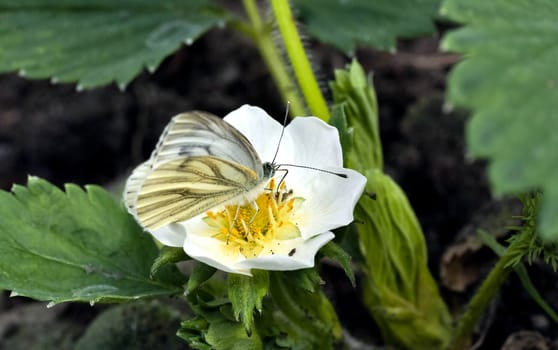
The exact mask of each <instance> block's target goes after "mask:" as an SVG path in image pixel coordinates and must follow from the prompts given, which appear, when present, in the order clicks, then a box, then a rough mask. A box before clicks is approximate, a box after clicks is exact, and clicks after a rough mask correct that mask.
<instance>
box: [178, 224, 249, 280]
mask: <svg viewBox="0 0 558 350" xmlns="http://www.w3.org/2000/svg"><path fill="white" fill-rule="evenodd" d="M226 248H227V247H226V243H225V242H223V241H220V240H217V239H215V238H211V237H204V236H198V235H194V234H189V235H187V237H186V240H185V241H184V251H185V252H186V254H188V256H190V257H191V258H193V259H196V260H198V261H201V262H203V263H204V264H207V265H209V266H213V267H214V268H216V269H218V270H221V271H225V272H232V273H238V274H242V275H248V276H251V273H250V269H245V268H242V267H237V266H236V264H237V263H238V261H242V260H244V259H245V258H244V256H242V255H241V254H240V253H238V255H235V256H231V255H230V250H228V249H226Z"/></svg>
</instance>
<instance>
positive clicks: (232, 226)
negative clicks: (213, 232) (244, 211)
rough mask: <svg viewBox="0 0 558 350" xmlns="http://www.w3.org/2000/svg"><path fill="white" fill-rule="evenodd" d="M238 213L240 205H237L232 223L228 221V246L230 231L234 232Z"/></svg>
mask: <svg viewBox="0 0 558 350" xmlns="http://www.w3.org/2000/svg"><path fill="white" fill-rule="evenodd" d="M227 212H228V211H227ZM239 212H240V204H237V206H236V211H235V212H234V217H233V219H232V221H231V220H230V219H229V223H230V226H229V233H228V234H227V244H229V238H230V237H231V232H232V230H234V225H235V224H236V219H238V213H239Z"/></svg>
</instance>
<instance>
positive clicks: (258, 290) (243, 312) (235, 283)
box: [228, 270, 269, 334]
mask: <svg viewBox="0 0 558 350" xmlns="http://www.w3.org/2000/svg"><path fill="white" fill-rule="evenodd" d="M268 291H269V272H268V271H263V270H252V276H251V277H250V276H244V275H238V274H232V273H231V274H229V277H228V296H229V300H230V301H231V304H232V307H233V311H234V315H235V318H236V319H237V320H240V321H241V322H242V324H243V325H244V328H245V330H246V333H248V334H251V332H252V326H253V323H254V310H257V311H258V312H261V311H262V299H263V297H264V296H266V295H267V293H268Z"/></svg>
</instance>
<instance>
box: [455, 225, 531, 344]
mask: <svg viewBox="0 0 558 350" xmlns="http://www.w3.org/2000/svg"><path fill="white" fill-rule="evenodd" d="M520 235H521V236H520V237H519V238H518V239H515V240H513V242H512V243H511V244H510V245H509V247H508V248H507V250H506V251H507V252H510V251H511V252H513V251H517V247H521V246H522V245H524V244H525V240H526V239H530V236H531V235H530V234H528V232H522V233H520ZM516 259H517V254H504V255H503V256H502V257H501V258H500V260H498V262H497V263H496V265H495V266H494V268H493V269H492V271H490V273H489V274H488V276H487V277H486V279H485V280H484V282H483V283H482V285H481V286H480V288H479V290H478V291H477V292H476V293H475V295H474V296H473V299H471V301H470V302H469V305H468V306H467V309H466V311H465V313H464V314H463V316H461V318H460V320H459V323H458V324H457V327H456V329H455V332H454V335H453V339H452V342H451V344H450V347H449V349H450V350H463V349H468V348H469V347H470V345H469V342H470V337H471V334H472V333H473V330H474V327H475V325H476V324H477V323H478V321H479V319H480V318H481V316H482V315H483V313H484V310H485V309H486V307H487V306H488V305H489V303H490V302H491V301H492V300H493V299H494V296H495V295H496V293H497V292H498V290H499V289H500V286H501V285H502V283H504V282H505V281H506V280H507V278H508V275H509V274H510V272H512V271H513V264H512V261H514V260H516Z"/></svg>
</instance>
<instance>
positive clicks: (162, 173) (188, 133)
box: [125, 112, 263, 230]
mask: <svg viewBox="0 0 558 350" xmlns="http://www.w3.org/2000/svg"><path fill="white" fill-rule="evenodd" d="M262 181H263V168H262V163H261V161H260V159H259V157H258V154H257V153H256V151H255V150H254V148H253V146H252V145H251V144H250V142H249V141H248V140H247V139H246V137H244V135H242V134H241V133H240V132H239V131H238V130H236V129H235V128H233V127H232V126H230V125H229V124H228V123H226V122H224V121H223V120H221V119H220V118H218V117H216V116H213V115H211V114H208V113H203V112H190V113H184V114H180V115H178V116H176V117H174V118H173V119H172V120H171V122H170V124H169V125H168V126H167V128H166V129H165V131H164V132H163V135H162V136H161V139H160V140H159V142H158V144H157V147H156V148H155V150H154V151H153V153H152V155H151V158H150V159H149V160H148V161H147V162H145V163H143V164H141V165H140V166H138V167H137V168H136V169H135V170H134V172H133V174H132V176H130V178H129V179H128V182H127V184H126V191H125V199H126V204H127V206H128V208H129V210H130V211H131V212H132V214H134V215H135V217H136V219H137V220H138V221H139V222H140V223H142V224H143V226H144V227H145V228H146V229H148V230H156V229H157V228H160V227H162V226H165V225H167V224H170V223H173V222H181V221H184V220H188V219H190V218H192V217H194V216H196V215H198V214H201V213H203V212H205V211H207V210H209V209H211V208H212V207H215V206H217V205H221V204H224V203H226V202H228V201H230V200H231V199H233V198H235V197H237V196H239V195H242V194H244V193H246V192H248V191H250V190H251V189H252V188H254V187H256V186H257V185H258V184H260V183H261V182H262Z"/></svg>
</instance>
